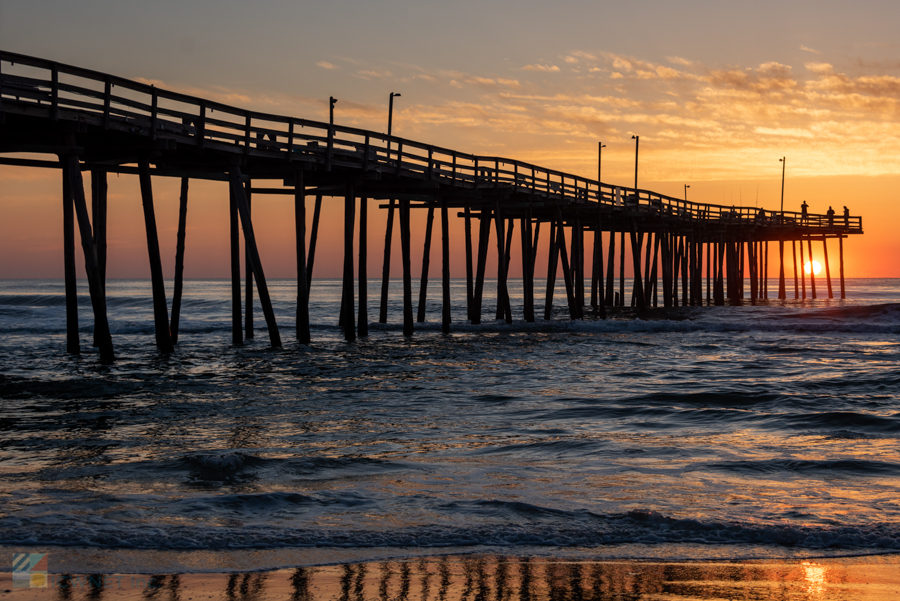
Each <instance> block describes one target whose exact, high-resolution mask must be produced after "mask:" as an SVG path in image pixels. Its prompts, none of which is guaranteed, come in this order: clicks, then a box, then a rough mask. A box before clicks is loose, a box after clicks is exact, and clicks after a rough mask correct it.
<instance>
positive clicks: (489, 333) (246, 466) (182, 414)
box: [0, 280, 900, 573]
mask: <svg viewBox="0 0 900 601" xmlns="http://www.w3.org/2000/svg"><path fill="white" fill-rule="evenodd" d="M542 284H543V283H542V282H541V281H538V282H536V289H537V290H543V286H542ZM168 285H169V291H170V292H169V296H171V282H168ZM492 285H493V284H492V283H491V282H488V284H487V289H486V294H485V312H484V315H485V319H484V321H483V323H482V325H480V326H472V325H469V324H468V323H467V322H466V320H465V281H464V280H453V283H452V297H453V299H454V304H453V319H454V322H453V327H452V332H451V333H450V334H448V335H445V334H442V333H441V327H440V311H441V307H440V286H439V282H437V283H436V284H432V287H431V293H432V294H431V296H432V300H431V301H429V303H428V306H427V309H428V311H427V321H426V323H424V324H417V329H416V333H415V335H414V336H413V337H412V338H405V337H404V336H403V335H402V328H401V323H400V316H401V311H400V306H399V300H400V282H399V281H394V282H392V290H391V294H392V305H391V308H390V319H389V323H388V324H384V325H382V324H377V323H372V324H371V329H370V336H369V337H368V338H366V339H360V340H359V341H357V342H352V343H347V342H345V341H344V340H343V338H342V334H341V330H339V329H338V327H337V316H338V310H339V305H340V281H338V280H315V281H314V283H313V287H312V293H311V308H310V311H311V321H312V336H313V342H312V344H311V345H310V346H304V345H299V344H297V343H296V341H295V339H294V336H293V332H294V310H295V309H294V298H295V294H296V292H295V287H294V284H293V282H292V281H290V280H275V281H272V282H270V291H271V294H272V297H273V302H274V306H275V312H276V316H277V319H278V323H279V326H280V329H281V334H282V337H283V339H284V341H285V345H284V348H281V349H272V348H270V347H269V344H268V336H267V333H266V329H265V323H264V321H263V318H262V311H261V310H260V308H259V305H258V304H257V306H256V309H255V317H256V318H257V321H256V324H255V325H256V330H255V337H254V338H253V339H252V340H249V341H248V342H247V344H246V345H244V346H242V347H234V346H232V344H231V330H230V284H229V282H227V281H219V280H217V281H197V280H191V281H188V282H186V285H185V297H184V302H183V306H182V320H181V327H180V336H179V342H178V345H177V348H176V352H175V353H174V354H171V355H162V354H160V353H158V352H157V350H156V347H155V344H154V335H153V316H152V304H151V294H150V284H149V281H145V280H110V281H109V282H108V285H107V289H108V297H109V319H110V325H111V330H112V334H113V342H114V344H115V348H116V353H117V361H116V362H115V364H113V365H103V364H102V363H101V362H100V361H99V357H98V354H97V351H96V349H92V348H91V323H92V319H91V312H90V303H89V299H88V295H87V290H86V283H85V282H84V281H79V294H80V319H81V344H82V349H83V354H82V355H80V356H72V355H68V354H66V352H65V300H64V289H63V282H62V281H61V280H5V281H0V499H2V503H0V545H2V546H4V547H6V548H17V549H18V548H32V547H34V548H36V547H40V548H51V549H53V548H67V549H78V550H81V551H82V552H86V551H97V552H101V551H102V552H103V553H104V556H105V557H106V558H108V559H107V560H108V562H109V564H108V567H107V569H108V570H109V571H110V572H116V571H119V572H121V571H122V570H124V569H125V568H126V567H128V566H126V565H125V564H126V563H128V562H130V561H134V559H133V558H134V557H135V553H140V552H147V553H145V554H144V555H143V556H141V557H142V559H141V562H142V564H141V567H142V573H153V572H154V570H156V569H162V566H156V565H154V564H153V561H156V560H155V559H153V558H154V557H160V556H162V555H159V554H154V553H156V552H173V551H176V552H204V553H210V552H212V553H215V552H223V553H225V552H229V553H232V552H240V551H247V553H245V554H244V555H242V556H241V558H242V559H241V560H240V561H241V563H240V567H241V569H247V570H264V569H273V568H279V567H285V566H289V565H291V563H292V561H293V562H299V563H304V562H306V563H317V562H319V563H325V562H328V561H332V562H333V561H337V560H338V559H339V561H341V562H349V561H355V560H360V559H365V558H376V557H380V558H394V559H405V558H412V557H417V556H424V555H435V554H440V553H442V552H444V551H450V550H452V551H453V552H456V553H460V552H461V553H469V552H490V553H497V552H500V553H503V554H506V555H509V556H524V555H529V556H535V555H538V556H539V555H544V556H548V557H556V556H566V557H579V558H596V557H603V558H613V559H615V558H630V559H641V558H665V559H669V560H672V559H691V558H698V557H705V558H710V557H713V558H717V559H724V560H734V559H741V558H750V557H767V558H778V557H783V558H796V557H803V556H810V557H821V556H828V555H859V554H879V553H889V552H896V551H898V550H900V452H898V444H897V437H898V434H900V369H898V367H900V280H848V300H846V301H840V300H827V299H821V298H820V299H818V300H815V301H803V302H801V301H795V300H788V301H785V302H781V301H764V302H759V303H757V304H755V305H751V304H750V303H749V302H747V303H745V304H744V305H743V306H735V307H732V306H727V307H681V308H674V309H657V310H651V311H650V313H649V314H648V315H647V316H646V317H645V318H643V319H637V318H636V317H635V315H634V314H633V313H632V312H631V310H630V309H620V310H613V311H612V312H611V313H610V319H607V320H598V319H594V318H591V317H590V316H588V317H587V318H586V319H585V320H584V321H574V322H573V321H570V320H569V319H568V317H567V311H566V308H565V294H564V289H563V288H562V287H561V285H560V288H559V290H558V291H557V296H556V299H557V303H558V306H556V308H555V309H554V316H553V319H552V320H550V321H544V320H541V319H539V320H538V321H537V322H536V323H533V324H528V323H525V322H524V321H522V320H521V314H522V312H521V305H522V301H521V282H520V281H515V280H514V281H511V282H510V286H511V296H512V305H513V315H514V317H515V321H514V323H513V324H511V325H507V324H505V323H504V322H502V321H495V320H494V319H493V314H494V300H493V299H494V296H493V288H492V287H491V286H492ZM822 287H823V286H821V283H820V293H821V288H822ZM379 289H380V283H379V282H377V281H374V280H373V281H371V282H370V284H369V290H370V295H371V296H370V306H369V316H370V321H372V322H375V321H377V314H378V307H377V293H378V291H379ZM628 289H629V290H630V286H629V287H628ZM769 289H770V290H775V289H777V282H772V283H770V288H769ZM790 292H793V291H792V290H791V291H790ZM820 296H821V294H820ZM170 302H171V299H170ZM539 302H542V301H539ZM537 309H538V311H537V313H539V314H542V313H543V311H542V307H541V306H540V305H539V306H538V307H537ZM302 552H308V553H307V554H306V555H303V554H302ZM291 553H294V554H296V553H301V555H291ZM286 557H287V558H289V557H295V558H296V557H300V558H301V559H299V560H298V559H294V560H289V559H285V558H286ZM116 558H121V559H120V560H117V559H116ZM117 561H118V563H117ZM159 561H162V560H159ZM132 567H133V566H132ZM196 569H197V570H198V571H203V569H204V568H203V565H201V564H198V566H197V567H196Z"/></svg>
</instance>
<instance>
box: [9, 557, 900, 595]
mask: <svg viewBox="0 0 900 601" xmlns="http://www.w3.org/2000/svg"><path fill="white" fill-rule="evenodd" d="M23 550H24V549H23ZM558 551H559V550H557V552H558ZM54 553H56V554H58V555H59V554H61V553H59V551H58V550H54V551H50V555H49V570H48V574H47V582H46V584H47V587H46V588H16V587H14V586H13V585H14V582H13V579H12V574H11V573H10V572H9V571H4V572H0V598H2V599H15V600H29V599H48V598H51V597H59V596H61V597H63V598H68V597H69V596H74V595H78V596H82V595H83V596H86V597H87V598H101V597H104V598H112V597H114V598H117V599H142V598H147V597H153V596H156V595H157V594H158V593H159V594H161V595H163V597H162V598H171V599H192V598H212V599H218V598H223V599H235V598H240V599H287V598H291V599H360V600H361V599H468V598H473V597H474V598H484V599H494V598H497V599H507V600H509V601H518V600H524V599H529V600H531V601H539V600H544V599H560V600H566V599H573V600H574V599H584V598H620V597H622V598H635V599H637V598H641V599H644V598H665V599H679V600H680V599H730V598H741V599H743V598H753V599H773V600H774V599H785V598H790V599H810V600H812V599H832V598H840V599H850V598H852V599H871V600H873V601H874V600H878V601H881V600H887V599H896V598H898V597H900V554H897V553H893V554H880V555H863V556H859V555H857V556H845V557H828V558H809V559H801V558H793V559H789V558H773V559H762V558H760V559H735V560H728V559H724V558H722V559H718V560H712V559H707V560H693V561H692V560H684V559H680V560H661V559H643V560H639V559H600V560H586V559H576V558H572V557H568V558H567V557H559V556H555V557H547V556H543V557H523V556H521V555H518V554H516V555H509V554H495V553H474V554H470V555H460V554H451V555H435V554H434V553H433V550H432V553H431V554H429V555H423V556H421V557H412V558H409V557H408V558H407V559H404V560H376V559H372V560H369V561H356V562H352V563H349V562H341V563H331V564H327V565H318V566H301V567H296V566H295V567H291V568H282V569H276V570H235V569H233V568H232V569H230V568H229V567H228V566H227V565H225V564H227V562H220V564H219V565H218V566H210V568H212V569H211V570H210V571H207V572H202V573H201V572H194V573H184V572H179V571H178V570H173V571H166V570H163V571H158V572H149V571H146V570H136V571H116V572H114V573H100V572H97V571H92V570H91V569H83V570H73V571H69V572H64V573H63V574H61V573H60V572H59V571H58V570H54V568H53V565H54V564H53V554H54ZM155 553H168V554H177V552H155ZM196 553H202V554H205V555H207V559H209V557H208V556H209V555H211V554H213V553H212V552H196ZM220 555H221V554H220ZM563 555H565V553H563ZM38 580H40V577H38ZM623 596H624V597H623Z"/></svg>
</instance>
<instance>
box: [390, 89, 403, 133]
mask: <svg viewBox="0 0 900 601" xmlns="http://www.w3.org/2000/svg"><path fill="white" fill-rule="evenodd" d="M395 96H396V97H397V98H399V97H400V94H397V93H396V92H391V96H390V99H389V100H388V137H390V136H391V128H392V126H393V124H394V97H395ZM388 144H390V141H388Z"/></svg>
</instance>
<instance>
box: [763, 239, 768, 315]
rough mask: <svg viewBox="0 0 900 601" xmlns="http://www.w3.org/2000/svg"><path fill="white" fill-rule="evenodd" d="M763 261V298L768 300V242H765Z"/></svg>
mask: <svg viewBox="0 0 900 601" xmlns="http://www.w3.org/2000/svg"><path fill="white" fill-rule="evenodd" d="M765 245H766V247H765V260H764V265H763V272H762V275H763V298H764V299H766V300H769V241H768V240H766V242H765Z"/></svg>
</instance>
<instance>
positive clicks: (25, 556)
mask: <svg viewBox="0 0 900 601" xmlns="http://www.w3.org/2000/svg"><path fill="white" fill-rule="evenodd" d="M12 565H13V574H12V577H13V588H47V554H46V553H14V554H13V562H12Z"/></svg>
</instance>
